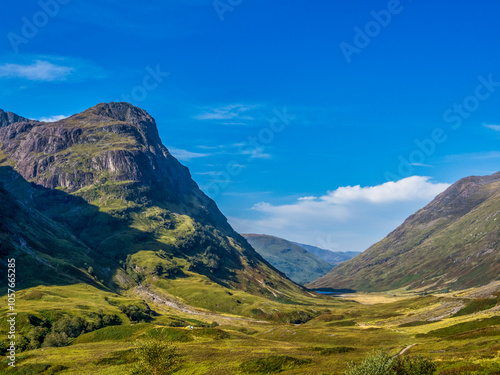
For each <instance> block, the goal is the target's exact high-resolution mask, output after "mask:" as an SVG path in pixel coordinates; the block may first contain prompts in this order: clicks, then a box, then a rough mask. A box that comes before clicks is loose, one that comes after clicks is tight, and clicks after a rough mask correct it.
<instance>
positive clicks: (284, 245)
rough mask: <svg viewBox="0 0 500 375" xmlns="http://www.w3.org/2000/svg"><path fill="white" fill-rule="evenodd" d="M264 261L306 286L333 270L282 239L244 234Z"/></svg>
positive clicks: (323, 262) (318, 259) (300, 248)
mask: <svg viewBox="0 0 500 375" xmlns="http://www.w3.org/2000/svg"><path fill="white" fill-rule="evenodd" d="M243 237H245V239H246V240H247V241H248V243H250V245H252V247H253V248H254V249H255V250H256V251H257V252H258V253H259V254H260V255H262V257H263V258H264V259H266V260H267V261H268V262H269V263H271V264H272V265H273V266H274V267H276V268H277V269H279V270H280V271H281V272H283V273H284V274H285V275H287V276H288V277H289V278H290V279H291V280H293V281H295V282H296V283H298V284H306V283H308V282H311V281H313V280H316V279H317V278H319V277H321V276H323V275H325V274H326V273H327V272H328V271H330V270H331V269H332V266H331V265H329V264H328V263H327V262H325V261H324V260H322V259H320V258H318V257H317V256H315V255H313V254H311V253H309V252H308V251H306V250H305V249H303V248H302V247H300V246H298V245H296V244H294V243H292V242H290V241H287V240H284V239H282V238H278V237H274V236H268V235H264V234H243Z"/></svg>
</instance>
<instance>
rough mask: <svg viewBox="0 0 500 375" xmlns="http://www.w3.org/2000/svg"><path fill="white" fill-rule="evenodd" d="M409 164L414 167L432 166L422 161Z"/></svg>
mask: <svg viewBox="0 0 500 375" xmlns="http://www.w3.org/2000/svg"><path fill="white" fill-rule="evenodd" d="M410 165H413V166H414V167H426V168H432V165H429V164H422V163H410Z"/></svg>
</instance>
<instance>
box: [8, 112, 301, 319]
mask: <svg viewBox="0 0 500 375" xmlns="http://www.w3.org/2000/svg"><path fill="white" fill-rule="evenodd" d="M6 119H7V120H5V121H3V122H2V126H1V127H0V152H1V154H0V183H1V184H3V187H4V189H5V190H6V192H8V194H9V197H11V198H14V199H15V200H16V201H17V202H18V203H16V204H18V205H22V206H23V207H25V209H26V210H27V211H30V212H33V215H24V216H23V220H24V219H26V222H23V223H21V222H20V221H18V220H15V219H13V220H8V216H4V218H3V219H2V225H5V226H8V228H6V230H5V231H3V232H2V237H1V239H2V248H3V249H8V252H9V256H11V257H17V256H20V257H23V259H26V263H30V264H37V262H38V263H39V261H38V260H37V259H38V258H40V259H44V262H46V264H45V267H42V269H41V270H40V271H39V272H38V270H37V269H36V267H35V268H34V269H31V268H28V267H26V268H25V270H24V272H26V277H25V278H24V279H23V280H22V283H21V284H20V286H24V287H26V286H32V285H34V284H33V283H35V284H36V283H37V282H41V283H45V284H50V283H51V280H52V276H51V269H54V267H56V266H57V265H59V266H60V267H63V265H64V267H66V266H65V265H67V266H68V267H76V268H77V269H78V270H79V272H75V275H78V274H81V273H82V272H83V274H84V275H85V276H86V277H88V276H89V275H90V276H92V279H93V280H94V282H96V283H99V284H101V285H103V286H106V288H109V290H114V291H120V290H123V289H130V288H131V287H134V286H135V285H138V284H151V285H154V286H156V287H158V288H159V289H160V290H165V291H167V292H168V291H169V290H175V294H176V295H177V296H178V297H180V298H186V299H189V298H193V299H192V301H191V302H192V303H194V304H196V303H198V304H203V303H208V301H205V300H203V299H196V298H194V297H191V296H193V295H195V294H196V291H197V290H200V288H199V287H198V286H197V284H196V283H191V282H189V280H190V279H193V280H196V281H198V282H204V281H203V280H204V279H205V278H208V280H210V282H211V283H213V284H214V286H217V288H219V290H220V292H221V293H225V290H231V289H238V290H242V291H246V292H248V293H250V294H253V295H258V296H262V297H268V298H271V299H276V300H282V299H283V300H287V299H289V298H291V297H292V296H294V295H296V294H302V293H304V291H303V290H302V289H301V288H300V287H299V286H297V285H296V284H294V283H292V282H291V281H290V280H288V279H287V278H286V277H284V276H283V275H282V274H280V273H279V272H278V271H277V270H275V269H274V268H273V267H272V266H270V265H269V264H268V263H267V262H266V261H265V260H264V259H263V258H262V257H261V256H260V255H259V254H257V253H256V252H255V251H254V250H253V249H252V247H251V246H250V245H249V244H248V243H247V242H246V241H245V239H244V238H242V237H241V236H240V235H239V234H237V233H236V232H235V231H234V230H233V229H232V228H231V227H230V226H229V224H228V223H227V220H226V218H225V217H224V216H223V215H222V213H221V212H220V211H219V210H218V208H217V206H216V204H215V202H213V201H212V200H211V199H210V198H208V197H207V196H206V195H205V194H204V193H203V192H202V191H201V190H200V189H199V188H198V186H197V185H196V183H195V182H194V181H193V180H192V179H191V176H190V173H189V171H188V169H187V168H186V167H184V166H182V165H181V164H180V163H179V162H178V161H177V160H176V159H175V158H174V157H173V156H172V155H171V154H170V153H169V152H168V150H167V149H166V148H165V146H163V144H162V143H161V140H160V138H159V135H158V131H157V128H156V123H155V121H154V119H153V118H152V117H151V116H150V115H149V114H147V113H146V112H145V111H143V110H141V109H139V108H136V107H133V106H132V105H130V104H126V103H110V104H99V105H97V106H95V107H92V108H90V109H88V110H86V111H84V112H82V113H80V114H77V115H74V116H71V117H69V118H67V119H64V120H61V121H58V122H53V123H43V122H38V121H31V120H26V119H24V118H22V117H19V116H10V117H9V116H8V117H6ZM9 119H11V120H12V121H11V120H9ZM18 120H19V121H18ZM11 198H9V199H7V200H8V201H12V199H11ZM6 204H10V205H12V204H13V203H7V202H6ZM15 212H16V209H14V208H13V206H12V207H10V208H9V207H7V209H6V211H5V213H8V214H10V215H16V213H15ZM4 221H5V223H4ZM38 222H43V223H44V224H43V225H42V226H40V225H38ZM49 223H50V224H49ZM16 225H17V227H16ZM49 225H52V226H54V228H56V229H54V230H52V229H47V230H45V231H43V233H42V234H41V235H39V233H38V229H31V228H43V227H44V226H45V227H47V226H49ZM9 228H12V230H10V229H9ZM40 230H41V229H40ZM24 237H26V239H24ZM64 238H68V240H66V241H63V239H64ZM24 241H26V242H28V245H27V246H28V247H29V252H27V251H26V247H25V245H24ZM73 243H77V245H76V246H73ZM52 244H57V246H55V245H54V246H53V245H52ZM81 254H85V256H83V255H81ZM0 267H5V265H4V264H2V265H1V266H0ZM47 267H48V269H47ZM89 267H92V272H89V271H88V270H89ZM30 270H31V271H33V273H30V272H31V271H30ZM45 271H47V272H45ZM70 273H71V272H70ZM82 277H83V276H82ZM66 280H67V279H66ZM78 280H82V279H81V277H80V278H78ZM181 280H182V285H183V287H182V288H178V287H177V284H179V282H180V281H181ZM23 283H24V284H23ZM204 301H205V302H204ZM225 309H226V307H223V306H221V310H225ZM243 309H244V308H242V310H243Z"/></svg>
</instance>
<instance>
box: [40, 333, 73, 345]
mask: <svg viewBox="0 0 500 375" xmlns="http://www.w3.org/2000/svg"><path fill="white" fill-rule="evenodd" d="M66 345H68V335H66V333H64V332H62V333H59V332H51V333H49V334H48V335H47V336H46V337H45V340H44V341H43V345H42V346H44V347H48V346H49V347H50V346H53V347H61V346H66Z"/></svg>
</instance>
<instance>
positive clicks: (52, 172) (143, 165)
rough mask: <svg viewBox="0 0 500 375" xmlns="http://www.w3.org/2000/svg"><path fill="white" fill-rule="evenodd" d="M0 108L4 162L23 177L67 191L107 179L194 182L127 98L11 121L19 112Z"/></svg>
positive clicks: (178, 187) (172, 186) (181, 187)
mask: <svg viewBox="0 0 500 375" xmlns="http://www.w3.org/2000/svg"><path fill="white" fill-rule="evenodd" d="M2 113H3V114H4V117H0V118H4V121H3V123H4V124H5V125H4V126H2V127H0V144H1V151H3V153H4V154H6V155H7V156H8V158H7V160H6V161H5V160H4V163H8V165H13V166H14V167H15V169H17V170H18V171H19V172H20V173H21V175H22V176H23V177H24V178H25V179H27V180H28V181H32V182H35V183H37V184H40V185H43V186H45V187H47V188H56V187H63V188H67V189H68V190H69V191H76V190H78V189H81V188H82V187H84V186H89V185H91V184H93V183H95V182H100V183H104V182H105V181H107V180H112V181H135V182H139V183H141V184H143V185H148V186H150V185H151V184H162V185H164V186H165V187H166V189H167V190H169V191H172V192H175V194H179V193H181V192H187V191H190V190H191V189H193V188H194V187H195V185H196V184H195V183H194V182H193V181H192V180H191V176H190V174H189V171H188V170H187V168H185V167H184V166H182V165H181V164H180V163H179V162H178V161H177V160H176V159H175V158H174V157H172V155H171V154H170V153H169V152H168V150H167V148H166V147H165V146H164V145H163V144H162V142H161V140H160V136H159V134H158V129H157V126H156V122H155V120H154V119H153V118H152V117H151V116H150V115H149V114H148V113H147V112H146V111H144V110H142V109H140V108H137V107H135V106H133V105H131V104H129V103H101V104H98V105H96V106H94V107H91V108H89V109H87V110H85V111H83V112H81V113H78V114H75V115H73V116H71V117H68V118H65V119H63V120H60V121H57V122H48V123H45V122H37V121H30V122H16V120H20V119H24V118H22V117H19V116H17V115H15V116H14V115H8V112H7V113H6V112H2ZM16 116H17V117H16Z"/></svg>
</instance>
